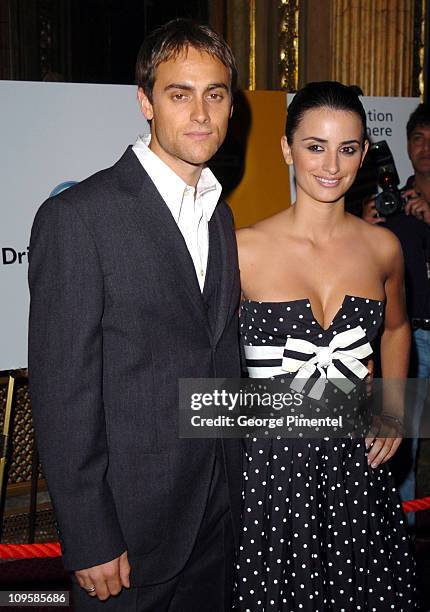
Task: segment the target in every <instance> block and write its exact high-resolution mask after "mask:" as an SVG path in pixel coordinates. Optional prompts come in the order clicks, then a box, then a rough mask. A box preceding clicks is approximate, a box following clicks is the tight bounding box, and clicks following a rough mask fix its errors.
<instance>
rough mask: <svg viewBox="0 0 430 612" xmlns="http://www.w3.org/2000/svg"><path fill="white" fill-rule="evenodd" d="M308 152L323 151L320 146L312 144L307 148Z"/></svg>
mask: <svg viewBox="0 0 430 612" xmlns="http://www.w3.org/2000/svg"><path fill="white" fill-rule="evenodd" d="M308 150H309V151H313V152H314V153H319V152H320V151H322V150H323V148H322V146H321V145H317V144H313V145H310V146H309V147H308Z"/></svg>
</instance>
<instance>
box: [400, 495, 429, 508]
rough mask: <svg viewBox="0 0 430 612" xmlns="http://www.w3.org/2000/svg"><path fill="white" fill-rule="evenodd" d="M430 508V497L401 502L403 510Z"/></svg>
mask: <svg viewBox="0 0 430 612" xmlns="http://www.w3.org/2000/svg"><path fill="white" fill-rule="evenodd" d="M428 508H430V497H422V498H421V499H409V500H408V501H405V502H403V510H404V512H417V511H418V510H427V509H428Z"/></svg>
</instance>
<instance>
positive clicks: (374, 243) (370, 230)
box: [354, 217, 402, 260]
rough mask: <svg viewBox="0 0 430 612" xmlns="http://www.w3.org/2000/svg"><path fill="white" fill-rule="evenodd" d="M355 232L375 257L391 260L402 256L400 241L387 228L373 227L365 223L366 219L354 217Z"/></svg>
mask: <svg viewBox="0 0 430 612" xmlns="http://www.w3.org/2000/svg"><path fill="white" fill-rule="evenodd" d="M354 231H355V232H356V236H357V237H359V238H360V240H363V241H364V243H365V244H366V246H367V248H368V249H369V251H370V252H371V253H373V255H374V256H377V257H381V258H383V259H387V260H389V259H391V258H393V257H396V256H398V255H402V247H401V244H400V241H399V239H398V238H397V236H395V234H393V232H392V231H391V230H389V229H387V228H386V227H382V226H381V225H377V224H375V225H373V224H372V223H368V222H367V221H364V219H360V218H359V217H354Z"/></svg>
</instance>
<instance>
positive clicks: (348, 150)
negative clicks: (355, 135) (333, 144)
mask: <svg viewBox="0 0 430 612" xmlns="http://www.w3.org/2000/svg"><path fill="white" fill-rule="evenodd" d="M341 151H342V153H345V154H346V155H354V153H355V152H356V151H357V149H355V148H354V147H343V148H342V149H341Z"/></svg>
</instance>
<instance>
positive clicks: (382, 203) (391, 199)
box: [375, 191, 402, 217]
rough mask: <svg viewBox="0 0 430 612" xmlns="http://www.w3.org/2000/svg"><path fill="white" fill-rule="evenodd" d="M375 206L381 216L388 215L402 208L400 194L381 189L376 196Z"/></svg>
mask: <svg viewBox="0 0 430 612" xmlns="http://www.w3.org/2000/svg"><path fill="white" fill-rule="evenodd" d="M375 208H376V210H377V211H378V213H379V214H380V215H381V216H382V217H388V216H390V215H392V214H394V213H395V212H397V211H399V210H401V209H402V201H401V196H400V194H398V193H397V192H395V191H383V192H382V193H379V194H378V195H377V196H376V200H375Z"/></svg>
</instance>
